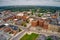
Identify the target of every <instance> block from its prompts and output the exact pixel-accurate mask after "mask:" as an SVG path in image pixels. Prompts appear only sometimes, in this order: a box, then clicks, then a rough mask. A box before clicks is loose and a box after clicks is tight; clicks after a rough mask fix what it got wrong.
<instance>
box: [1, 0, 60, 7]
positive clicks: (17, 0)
mask: <svg viewBox="0 0 60 40" xmlns="http://www.w3.org/2000/svg"><path fill="white" fill-rule="evenodd" d="M11 5H38V6H58V7H60V0H0V6H11Z"/></svg>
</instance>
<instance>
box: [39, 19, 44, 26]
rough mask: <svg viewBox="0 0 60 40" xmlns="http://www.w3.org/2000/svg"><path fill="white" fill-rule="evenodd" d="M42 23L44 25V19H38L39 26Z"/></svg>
mask: <svg viewBox="0 0 60 40" xmlns="http://www.w3.org/2000/svg"><path fill="white" fill-rule="evenodd" d="M43 25H44V20H43V19H40V20H39V26H40V27H43Z"/></svg>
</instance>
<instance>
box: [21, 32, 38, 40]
mask: <svg viewBox="0 0 60 40" xmlns="http://www.w3.org/2000/svg"><path fill="white" fill-rule="evenodd" d="M37 37H38V34H35V33H32V34H31V35H28V34H25V35H24V36H23V37H22V38H21V39H20V40H36V38H37Z"/></svg>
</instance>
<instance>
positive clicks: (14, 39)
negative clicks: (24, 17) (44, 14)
mask: <svg viewBox="0 0 60 40" xmlns="http://www.w3.org/2000/svg"><path fill="white" fill-rule="evenodd" d="M29 28H30V27H28V28H26V29H25V30H24V31H22V32H21V33H19V34H18V35H17V36H16V37H14V38H12V39H11V40H19V38H20V37H22V36H23V35H24V34H25V32H27V31H28V29H29Z"/></svg>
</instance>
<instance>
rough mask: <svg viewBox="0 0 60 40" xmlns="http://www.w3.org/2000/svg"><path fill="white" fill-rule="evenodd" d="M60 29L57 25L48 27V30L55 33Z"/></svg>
mask: <svg viewBox="0 0 60 40" xmlns="http://www.w3.org/2000/svg"><path fill="white" fill-rule="evenodd" d="M59 29H60V27H59V26H57V25H53V24H49V26H48V30H51V31H52V32H54V31H55V32H58V31H59Z"/></svg>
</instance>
